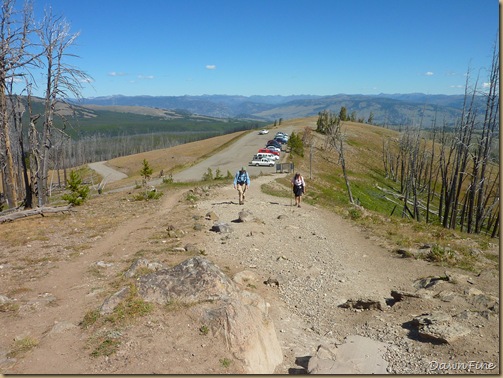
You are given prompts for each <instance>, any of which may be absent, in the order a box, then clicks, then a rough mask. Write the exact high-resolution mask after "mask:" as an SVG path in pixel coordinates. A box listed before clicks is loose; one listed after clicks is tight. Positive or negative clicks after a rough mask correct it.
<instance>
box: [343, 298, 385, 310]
mask: <svg viewBox="0 0 503 378" xmlns="http://www.w3.org/2000/svg"><path fill="white" fill-rule="evenodd" d="M339 307H342V308H356V309H361V310H381V311H383V310H384V309H385V308H386V303H385V302H384V300H383V299H380V298H379V299H373V298H365V299H361V298H360V299H348V300H347V301H346V302H345V303H343V304H341V305H339Z"/></svg>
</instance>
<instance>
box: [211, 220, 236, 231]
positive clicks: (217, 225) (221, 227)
mask: <svg viewBox="0 0 503 378" xmlns="http://www.w3.org/2000/svg"><path fill="white" fill-rule="evenodd" d="M211 231H215V232H219V233H230V232H232V227H231V226H230V225H228V224H227V223H223V222H219V223H215V224H214V225H213V227H211Z"/></svg>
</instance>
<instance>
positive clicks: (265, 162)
mask: <svg viewBox="0 0 503 378" xmlns="http://www.w3.org/2000/svg"><path fill="white" fill-rule="evenodd" d="M248 165H254V166H256V167H258V166H265V167H274V161H272V160H269V159H260V160H252V161H250V162H249V163H248Z"/></svg>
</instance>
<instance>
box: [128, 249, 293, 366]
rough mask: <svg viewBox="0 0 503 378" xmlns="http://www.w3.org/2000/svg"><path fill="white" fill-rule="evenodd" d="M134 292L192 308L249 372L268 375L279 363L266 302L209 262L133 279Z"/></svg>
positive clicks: (199, 261)
mask: <svg viewBox="0 0 503 378" xmlns="http://www.w3.org/2000/svg"><path fill="white" fill-rule="evenodd" d="M137 286H138V294H139V295H140V296H141V297H142V298H143V299H144V300H146V301H150V302H155V303H159V304H166V303H169V302H171V301H173V300H174V301H178V302H181V303H186V304H192V305H197V306H198V313H199V314H200V316H201V318H202V319H201V321H202V323H203V324H208V326H209V328H210V329H211V331H212V333H213V335H216V336H221V337H222V339H223V340H224V342H225V343H226V346H227V347H228V349H229V350H230V351H231V352H232V354H233V356H234V358H236V359H238V360H240V361H241V362H242V363H243V365H244V367H245V369H246V370H247V373H249V374H272V373H273V372H274V369H275V368H276V366H277V365H279V364H280V363H281V362H282V361H283V354H282V351H281V347H280V345H279V342H278V339H277V336H276V331H275V328H274V324H273V322H272V320H271V319H270V317H269V313H268V309H269V304H268V303H267V302H266V301H265V300H264V299H263V298H262V297H260V296H259V295H257V294H255V293H252V292H249V291H246V290H242V289H240V288H239V285H238V284H236V283H235V282H234V281H232V280H231V279H230V278H229V277H227V276H226V275H225V274H224V273H223V272H222V271H221V270H220V269H219V268H218V267H217V266H216V265H214V264H213V263H211V262H210V261H209V260H207V259H205V258H203V257H200V256H197V257H193V258H191V259H188V260H186V261H184V262H182V263H181V264H179V265H177V266H175V267H173V268H170V269H161V270H158V271H156V272H153V273H150V274H147V275H145V276H142V277H140V278H139V280H138V283H137Z"/></svg>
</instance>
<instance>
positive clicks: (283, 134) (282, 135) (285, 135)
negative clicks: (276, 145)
mask: <svg viewBox="0 0 503 378" xmlns="http://www.w3.org/2000/svg"><path fill="white" fill-rule="evenodd" d="M275 136H281V137H286V138H288V134H287V133H284V132H282V131H278V132H277V133H276V135H275Z"/></svg>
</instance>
